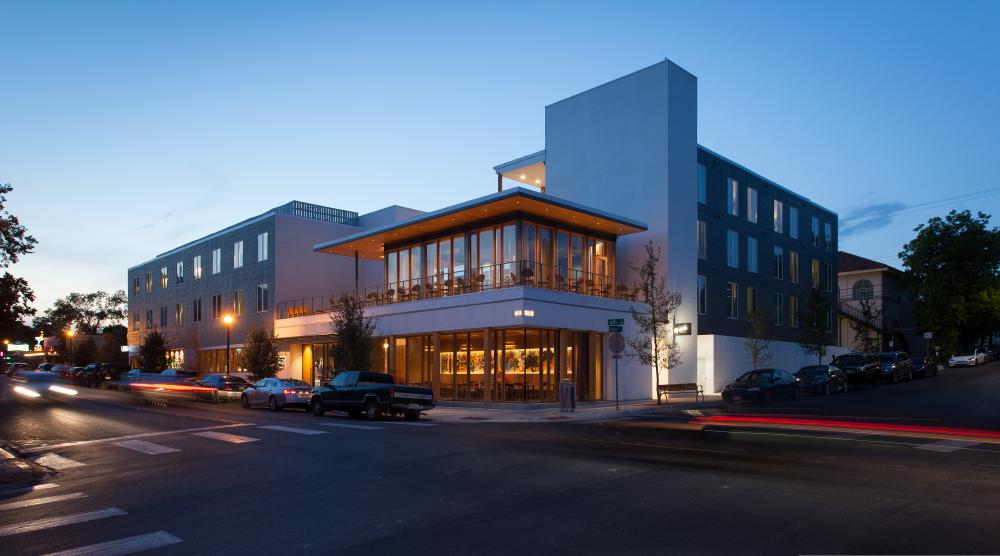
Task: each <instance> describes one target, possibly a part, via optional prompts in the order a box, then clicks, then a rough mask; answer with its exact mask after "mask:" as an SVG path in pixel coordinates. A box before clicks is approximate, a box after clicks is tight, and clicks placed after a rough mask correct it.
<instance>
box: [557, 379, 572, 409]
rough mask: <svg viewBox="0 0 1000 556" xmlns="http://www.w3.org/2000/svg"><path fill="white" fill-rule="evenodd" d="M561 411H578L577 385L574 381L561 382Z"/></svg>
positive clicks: (565, 380) (564, 380)
mask: <svg viewBox="0 0 1000 556" xmlns="http://www.w3.org/2000/svg"><path fill="white" fill-rule="evenodd" d="M559 411H576V383H575V382H573V380H572V379H568V378H564V379H563V380H562V381H561V382H559Z"/></svg>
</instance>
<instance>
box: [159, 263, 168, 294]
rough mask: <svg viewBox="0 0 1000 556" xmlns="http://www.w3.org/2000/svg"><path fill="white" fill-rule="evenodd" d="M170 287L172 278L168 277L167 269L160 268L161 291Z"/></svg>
mask: <svg viewBox="0 0 1000 556" xmlns="http://www.w3.org/2000/svg"><path fill="white" fill-rule="evenodd" d="M169 285H170V277H169V276H167V267H165V266H164V267H160V289H161V290H165V289H167V286H169Z"/></svg>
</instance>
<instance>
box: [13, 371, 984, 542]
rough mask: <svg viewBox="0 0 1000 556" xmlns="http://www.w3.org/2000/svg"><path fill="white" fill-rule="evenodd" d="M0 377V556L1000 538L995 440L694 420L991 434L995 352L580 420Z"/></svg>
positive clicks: (962, 540)
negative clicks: (489, 417) (923, 373)
mask: <svg viewBox="0 0 1000 556" xmlns="http://www.w3.org/2000/svg"><path fill="white" fill-rule="evenodd" d="M0 390H3V393H2V398H0V438H3V439H5V440H6V441H7V443H8V445H10V446H13V447H14V448H16V449H17V450H18V451H20V452H21V453H22V454H23V455H25V456H26V457H28V458H30V459H32V460H35V461H37V462H38V463H39V464H41V465H46V466H48V467H50V468H51V469H52V473H51V474H50V475H48V476H46V477H45V478H44V479H43V480H41V481H39V482H38V483H37V484H36V485H33V490H29V491H17V490H12V489H7V490H6V491H3V490H0V553H6V554H48V553H53V552H59V551H65V550H71V549H78V548H81V547H89V548H88V550H90V552H89V553H99V554H127V553H131V552H134V551H136V550H139V549H150V551H149V553H150V554H229V553H243V554H256V553H294V552H313V553H331V552H340V553H348V554H371V553H380V554H396V553H403V552H406V553H410V554H469V553H476V554H510V553H526V554H535V553H560V554H565V553H577V554H619V553H633V554H644V553H646V554H653V553H655V554H660V553H665V552H672V553H712V554H718V553H727V554H729V553H748V554H800V553H997V552H1000V535H997V534H996V524H997V523H1000V503H998V502H1000V443H998V442H1000V435H998V437H997V438H994V437H991V436H985V437H978V438H973V439H971V440H970V439H969V437H967V436H955V437H951V436H948V435H940V434H921V433H910V432H898V431H895V432H888V431H887V432H885V433H879V432H875V433H873V432H871V431H864V430H860V429H854V428H845V429H830V428H828V427H821V428H819V429H817V428H816V427H808V426H798V425H796V426H778V425H755V424H736V425H733V424H731V423H725V422H723V421H709V422H700V421H699V419H704V418H731V417H733V416H740V417H747V418H753V417H759V416H765V417H774V418H788V419H802V418H823V419H831V420H837V421H838V422H846V423H848V424H851V425H852V426H853V424H855V423H856V424H858V425H859V426H864V425H865V424H870V423H881V424H885V423H889V424H896V425H906V426H910V425H912V426H917V427H963V428H976V429H985V430H992V431H1000V365H997V364H994V365H988V366H986V367H981V368H977V369H954V370H946V371H945V372H943V373H942V376H940V377H937V378H930V379H925V380H918V381H914V382H912V383H904V384H900V385H894V386H888V385H886V386H883V387H881V388H878V389H869V390H859V391H852V392H849V393H847V394H845V395H834V396H831V397H829V398H821V397H806V398H802V399H800V400H798V401H796V402H781V401H779V402H774V403H772V404H769V405H766V406H762V405H746V406H739V407H725V406H721V405H718V404H706V406H705V407H702V408H700V409H696V410H693V411H668V412H666V413H664V414H662V415H657V416H649V417H645V418H637V419H626V420H621V421H609V422H604V423H589V424H579V423H576V424H573V423H537V424H534V423H519V424H492V423H482V422H469V423H441V422H435V421H434V420H433V413H432V414H431V418H430V419H428V420H422V421H420V422H418V423H416V424H412V423H406V422H397V421H379V422H367V421H363V420H355V419H350V418H347V417H344V416H339V415H336V414H330V415H327V416H325V417H322V418H317V417H314V416H312V415H309V414H305V413H303V412H301V411H297V410H288V411H285V412H280V413H271V412H268V411H266V410H243V409H241V408H239V407H238V405H237V404H220V405H211V404H207V403H190V402H185V403H178V404H173V405H170V406H168V407H159V406H150V405H139V404H136V403H135V402H134V400H132V399H130V398H128V397H127V396H124V395H121V394H118V393H116V392H103V391H93V390H84V391H82V392H81V396H80V397H79V398H78V399H74V400H72V401H71V402H68V403H59V404H50V405H44V406H43V405H35V404H24V403H20V402H18V401H17V400H15V399H12V398H11V397H10V394H9V392H7V391H6V389H5V388H4V389H0ZM102 543H117V544H102ZM95 545H96V546H95ZM71 553H72V552H71ZM75 553H88V552H86V551H80V552H75Z"/></svg>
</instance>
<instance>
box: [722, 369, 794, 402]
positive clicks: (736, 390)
mask: <svg viewBox="0 0 1000 556" xmlns="http://www.w3.org/2000/svg"><path fill="white" fill-rule="evenodd" d="M800 391H801V390H800V386H799V380H798V379H797V378H795V377H794V376H792V375H791V373H789V372H788V371H783V370H781V369H754V370H752V371H749V372H746V373H743V374H742V375H740V377H739V378H737V379H736V382H734V383H732V384H730V385H728V386H726V387H725V388H723V390H722V399H723V400H725V401H727V402H729V403H733V402H741V401H753V400H756V401H761V402H769V401H771V400H773V399H774V398H779V397H787V398H791V399H793V400H794V399H798V397H799V393H800Z"/></svg>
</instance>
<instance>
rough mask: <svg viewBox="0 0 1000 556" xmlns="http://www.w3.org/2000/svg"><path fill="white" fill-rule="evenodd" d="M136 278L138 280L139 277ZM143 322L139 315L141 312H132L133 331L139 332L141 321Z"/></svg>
mask: <svg viewBox="0 0 1000 556" xmlns="http://www.w3.org/2000/svg"><path fill="white" fill-rule="evenodd" d="M136 280H138V278H136ZM141 322H142V318H141V317H140V316H139V313H133V314H132V332H138V331H139V323H141Z"/></svg>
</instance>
